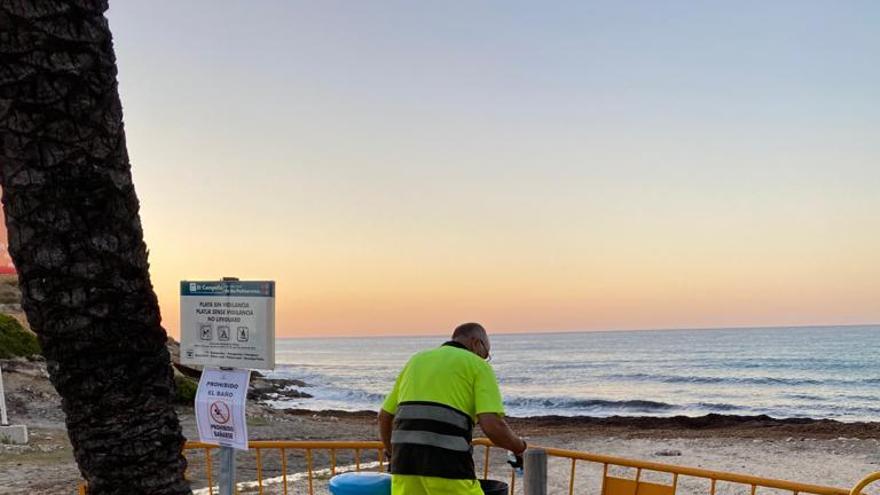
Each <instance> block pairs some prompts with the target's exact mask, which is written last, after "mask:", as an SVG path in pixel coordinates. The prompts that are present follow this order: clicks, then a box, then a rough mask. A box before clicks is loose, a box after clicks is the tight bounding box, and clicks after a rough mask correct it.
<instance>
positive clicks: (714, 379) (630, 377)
mask: <svg viewBox="0 0 880 495" xmlns="http://www.w3.org/2000/svg"><path fill="white" fill-rule="evenodd" d="M597 379H607V380H621V381H643V382H661V383H683V384H730V385H785V386H798V385H844V386H845V385H850V386H852V385H872V384H878V383H880V378H861V379H855V380H843V379H816V378H788V377H773V376H682V375H655V374H651V373H629V374H609V375H601V376H598V377H597Z"/></svg>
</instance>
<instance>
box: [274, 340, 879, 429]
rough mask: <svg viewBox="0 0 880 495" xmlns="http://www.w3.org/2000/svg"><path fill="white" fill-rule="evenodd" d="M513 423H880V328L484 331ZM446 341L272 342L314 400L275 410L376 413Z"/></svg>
mask: <svg viewBox="0 0 880 495" xmlns="http://www.w3.org/2000/svg"><path fill="white" fill-rule="evenodd" d="M490 338H491V340H492V366H493V368H494V369H495V373H496V375H497V376H498V380H499V384H500V386H501V391H502V394H503V395H504V400H505V408H506V411H507V414H508V415H511V416H547V415H561V416H594V417H607V416H615V415H621V416H657V417H667V416H676V415H685V416H700V415H705V414H710V413H717V414H736V415H768V416H772V417H776V418H814V419H835V420H838V421H845V422H853V421H877V420H880V397H878V394H876V390H877V387H878V386H880V360H878V359H876V354H877V351H878V350H880V325H850V326H804V327H753V328H713V329H688V330H615V331H588V332H551V333H508V334H503V333H497V334H496V333H493V334H492V335H490ZM445 340H446V337H445V336H437V335H434V336H383V337H326V338H295V339H279V340H278V341H277V342H276V361H277V364H276V370H275V371H273V372H271V373H270V374H269V376H271V377H277V378H296V379H299V380H303V381H305V382H306V383H308V384H309V385H310V386H309V387H307V388H303V389H302V391H303V392H307V393H309V394H311V395H312V396H313V397H312V398H304V399H285V400H277V401H271V402H270V404H271V405H272V406H274V407H278V408H298V409H309V410H344V411H358V410H376V409H378V407H379V405H380V404H381V401H382V399H383V398H384V396H385V394H386V393H387V392H388V391H389V390H390V388H391V384H392V383H393V381H394V379H395V377H396V375H397V373H398V372H399V371H400V369H401V368H402V367H403V365H404V364H405V363H406V360H407V359H408V358H409V357H410V356H411V355H412V354H413V353H415V352H418V351H420V350H424V349H428V348H431V347H433V346H437V345H440V344H441V343H443V341H445Z"/></svg>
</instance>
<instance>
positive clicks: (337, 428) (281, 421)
mask: <svg viewBox="0 0 880 495" xmlns="http://www.w3.org/2000/svg"><path fill="white" fill-rule="evenodd" d="M4 370H5V368H4ZM4 379H5V383H6V388H7V394H8V397H7V402H8V404H9V408H10V419H11V421H12V422H13V423H25V424H27V425H28V426H29V429H30V435H31V442H30V444H29V445H27V446H14V445H6V444H0V494H70V493H73V491H74V489H75V487H76V484H77V482H78V480H79V472H78V470H77V467H76V464H75V463H74V461H73V457H72V452H71V448H70V444H69V442H68V441H67V435H66V432H65V430H64V425H63V417H62V415H61V412H60V409H59V402H58V397H57V395H55V393H54V390H52V388H51V386H50V385H49V384H48V381H47V380H46V379H45V377H42V376H35V375H33V374H27V373H23V372H14V371H4ZM178 411H179V414H180V418H181V423H182V425H183V428H184V432H185V434H186V436H187V437H188V438H193V439H195V438H196V429H195V419H194V417H193V414H192V409H191V408H189V407H181V408H179V409H178ZM510 424H511V426H512V427H513V428H514V429H515V430H516V431H517V432H518V433H520V434H521V435H523V436H525V437H526V438H527V439H528V441H529V444H530V445H532V446H537V445H541V446H547V447H557V448H564V449H572V450H579V451H588V452H593V453H600V454H607V455H614V456H620V457H628V458H636V459H643V460H650V461H653V462H660V463H666V464H678V465H686V466H694V467H702V468H707V469H713V470H721V471H731V472H738V473H748V474H753V475H759V476H766V477H773V478H783V479H789V480H792V481H799V482H805V483H814V484H822V485H831V486H837V487H841V488H847V489H849V488H850V487H851V486H852V485H854V484H855V483H856V482H857V481H858V480H859V479H860V478H862V477H863V476H864V475H866V474H868V473H870V472H872V471H880V423H857V424H845V423H836V422H833V421H812V420H790V421H776V420H772V419H770V418H737V417H733V416H710V417H703V418H696V419H688V418H672V419H663V418H610V419H597V418H564V417H541V418H510ZM249 432H250V437H251V439H254V440H280V439H285V440H375V439H376V438H377V433H376V428H375V414H373V413H368V412H364V413H343V412H332V411H324V412H321V413H314V412H311V411H302V410H299V411H278V410H272V409H268V408H266V407H264V406H260V405H258V404H252V405H250V406H249ZM478 434H479V432H478ZM477 454H478V456H479V458H478V461H477V467H478V469H481V465H482V456H481V454H482V448H478V450H477ZM370 456H371V457H370ZM375 456H376V454H375V453H372V452H371V453H369V454H367V453H365V454H364V455H363V458H362V462H363V463H366V462H368V461H369V460H375ZM368 457H370V458H369V459H368ZM263 462H264V467H265V469H264V477H266V478H270V477H273V476H277V475H280V462H279V457H278V455H277V454H275V453H268V454H266V455H265V456H264V459H263ZM314 462H315V466H316V467H319V468H320V467H323V466H327V465H329V457H328V454H327V453H326V452H316V453H315V457H314ZM337 462H338V464H339V465H340V466H342V465H345V464H348V463H353V462H354V460H353V453H352V452H344V453H340V454H339V455H338V458H337ZM503 462H504V455H503V453H501V452H500V451H499V452H497V454H493V457H492V462H491V469H490V472H491V476H490V477H495V478H499V479H502V480H505V481H507V480H508V479H509V475H510V470H509V469H508V468H506V466H505V465H504V464H503ZM238 463H239V467H238V474H239V479H240V480H246V479H255V466H254V460H253V455H252V454H246V453H241V454H239V455H238ZM190 464H191V472H190V477H191V478H192V479H194V480H195V481H196V483H195V484H194V487H196V488H198V487H199V486H203V484H200V483H199V482H198V479H199V478H200V477H203V464H202V459H201V455H199V454H193V455H191V456H190ZM549 466H550V468H549V474H550V490H549V493H551V494H556V493H568V480H569V473H570V469H571V465H570V462H569V461H567V460H553V459H551V461H550V463H549ZM215 469H216V468H215ZM600 469H601V468H600V467H597V466H595V465H593V466H590V465H589V464H587V463H579V464H578V467H577V474H576V485H575V493H597V492H598V489H599V488H598V487H599V484H598V483H599V482H600V480H601V471H600ZM304 470H305V459H304V456H303V455H301V454H300V453H297V452H293V453H289V455H288V472H289V473H296V472H302V471H304ZM293 478H294V476H293V475H291V479H293ZM328 478H329V476H328V475H319V476H318V477H317V478H316V479H315V481H314V483H315V487H316V488H317V490H316V493H326V485H327V479H328ZM519 485H520V487H521V483H520V484H519ZM306 488H307V482H306V480H305V479H299V480H296V481H295V482H293V483H291V492H290V493H307V491H306ZM517 491H518V492H519V490H517ZM870 491H871V490H869V492H870ZM252 492H253V493H255V491H249V490H243V491H242V493H252ZM878 492H880V487H878V488H877V489H874V490H873V491H872V493H878ZM264 493H267V494H268V493H280V491H278V486H277V485H276V486H274V487H269V488H267V489H266V490H265V491H264ZM679 493H706V494H708V493H709V487H708V485H699V484H696V485H695V484H692V483H690V482H688V481H686V480H682V481H681V483H680V489H679ZM718 493H719V494H726V493H742V494H747V493H748V490H747V489H742V488H741V489H740V490H739V491H736V492H733V491H731V490H730V487H727V486H725V485H724V484H719V486H718ZM759 493H763V492H759Z"/></svg>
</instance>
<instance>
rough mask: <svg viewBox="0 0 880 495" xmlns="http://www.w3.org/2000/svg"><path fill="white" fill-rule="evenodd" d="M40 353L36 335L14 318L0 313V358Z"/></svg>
mask: <svg viewBox="0 0 880 495" xmlns="http://www.w3.org/2000/svg"><path fill="white" fill-rule="evenodd" d="M39 353H40V343H39V342H38V341H37V336H36V335H34V334H33V333H31V332H29V331H27V330H25V328H24V327H23V326H21V323H19V321H18V320H16V319H15V318H13V317H11V316H9V315H5V314H0V358H2V359H8V358H13V357H18V356H32V355H34V354H39Z"/></svg>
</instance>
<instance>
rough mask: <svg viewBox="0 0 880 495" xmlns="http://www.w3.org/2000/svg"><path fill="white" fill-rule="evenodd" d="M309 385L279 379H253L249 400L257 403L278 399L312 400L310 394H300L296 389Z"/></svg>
mask: <svg viewBox="0 0 880 495" xmlns="http://www.w3.org/2000/svg"><path fill="white" fill-rule="evenodd" d="M306 386H307V385H306V384H305V383H304V382H302V381H300V380H291V379H277V380H270V379H267V378H258V377H252V378H251V384H250V388H249V389H248V399H250V400H255V401H264V400H276V399H282V400H283V399H302V398H311V397H312V396H311V395H310V394H307V393H305V392H300V391H299V390H297V389H296V387H306Z"/></svg>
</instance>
